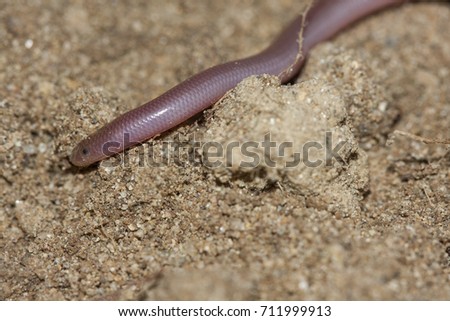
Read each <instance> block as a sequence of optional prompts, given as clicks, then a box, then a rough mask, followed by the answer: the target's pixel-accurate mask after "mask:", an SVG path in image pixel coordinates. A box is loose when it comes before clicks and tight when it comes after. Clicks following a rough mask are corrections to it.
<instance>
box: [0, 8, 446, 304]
mask: <svg viewBox="0 0 450 321" xmlns="http://www.w3.org/2000/svg"><path fill="white" fill-rule="evenodd" d="M306 5H307V2H306V1H294V0H282V1H270V0H264V1H251V0H248V1H247V0H246V1H231V2H230V1H228V2H224V1H201V2H199V1H195V2H193V1H182V0H179V1H173V0H172V1H133V2H132V3H131V2H128V1H116V2H110V1H104V0H98V1H68V2H62V1H44V2H42V1H6V2H5V1H4V4H3V5H2V6H1V7H2V8H1V9H0V84H1V86H0V114H1V117H0V165H1V168H0V218H1V220H0V222H1V224H0V232H1V236H0V242H1V243H0V244H1V248H2V256H1V261H0V279H1V280H0V284H1V285H0V286H1V288H0V299H2V300H109V299H115V300H125V299H131V300H137V299H139V300H140V299H149V300H158V299H159V300H161V299H164V300H177V299H184V300H189V299H195V300H207V299H213V300H254V299H258V300H330V299H333V300H408V299H414V300H417V299H423V300H433V299H434V300H449V299H450V229H449V224H450V211H449V205H450V152H449V145H448V139H450V130H449V124H450V91H449V89H448V88H449V87H448V84H449V83H450V67H449V66H450V34H449V33H448V30H449V24H450V6H449V4H448V3H444V2H441V3H436V2H429V3H417V4H408V5H404V6H402V7H400V8H395V9H390V10H387V11H384V12H382V13H380V14H377V15H373V16H371V17H369V18H367V19H365V20H363V21H361V22H360V23H358V24H356V25H354V26H352V27H351V28H348V29H347V30H345V31H344V32H342V33H341V34H339V36H338V37H336V38H334V39H333V40H331V41H328V42H325V43H323V44H321V45H319V46H317V47H316V48H314V50H312V52H311V55H310V57H309V59H308V61H307V64H306V66H305V68H304V69H303V71H302V73H301V74H300V75H299V77H298V78H296V79H295V80H294V81H293V82H292V83H291V84H288V85H283V86H281V85H280V84H279V83H278V81H277V79H276V78H274V77H269V76H254V77H250V78H248V79H246V80H244V81H243V82H241V83H240V84H239V85H238V86H237V87H236V88H235V89H233V90H232V91H230V92H229V93H228V94H227V95H225V97H223V99H221V100H220V101H219V102H218V103H216V104H215V105H214V106H213V107H212V108H210V109H208V110H207V111H206V112H204V113H203V114H201V115H199V116H197V117H195V118H194V119H192V120H190V121H188V122H186V123H185V124H183V125H181V126H178V127H177V128H176V129H174V130H172V131H170V132H168V133H165V134H163V135H161V136H159V137H157V138H155V139H153V140H151V141H149V142H148V143H146V144H142V145H140V146H138V147H136V148H133V149H131V150H129V151H127V152H126V153H125V155H120V156H118V157H117V158H113V159H110V160H107V161H105V162H103V163H101V164H100V165H97V166H94V167H90V168H88V169H77V168H74V167H73V166H72V165H71V164H70V163H69V161H68V155H69V154H70V151H71V149H72V148H73V147H74V145H75V144H76V143H77V142H78V141H79V140H80V139H82V138H84V137H85V136H86V135H88V134H90V133H92V132H93V131H94V130H95V129H97V128H99V127H100V126H101V125H103V124H105V123H106V122H108V121H110V120H112V119H113V118H114V117H116V116H118V115H119V114H120V113H122V112H125V111H127V110H129V109H131V108H133V107H136V106H138V105H139V104H141V103H144V102H146V101H148V100H150V99H151V98H154V97H157V96H158V95H160V94H161V93H163V92H164V91H165V90H168V89H169V88H171V87H172V86H174V85H175V84H177V83H179V82H180V81H182V80H184V79H185V78H187V77H189V76H190V75H193V74H195V73H197V72H199V71H201V70H203V69H205V68H207V67H210V66H213V65H215V64H218V63H221V62H225V61H229V60H232V59H237V58H241V57H245V56H248V55H250V54H253V53H256V52H258V51H259V50H261V49H263V48H264V47H265V46H266V45H267V44H269V43H270V41H271V39H273V37H274V36H275V35H276V34H277V32H279V30H281V28H282V27H283V26H284V25H285V24H286V23H288V22H289V20H290V19H292V18H293V17H294V16H295V15H296V13H299V12H302V10H303V9H304V8H305V7H306ZM396 130H397V131H401V132H397V134H395V135H392V134H393V133H394V131H396ZM268 133H270V138H271V140H273V141H275V142H278V143H280V142H292V146H291V147H288V148H286V149H285V150H284V151H285V154H284V155H283V157H279V156H280V155H278V156H277V155H275V156H274V155H272V154H271V152H272V150H269V152H268V150H267V149H264V148H262V147H261V145H258V146H256V147H253V148H252V149H251V152H252V154H251V155H253V158H250V160H251V159H253V160H254V159H255V158H257V159H259V160H265V159H267V158H268V156H269V159H271V160H273V164H270V163H267V162H259V163H257V164H256V165H255V166H249V167H244V166H239V165H240V164H242V163H240V162H247V161H249V158H248V153H244V152H242V150H241V149H239V148H238V149H232V150H231V153H230V156H233V157H232V158H230V159H229V158H226V159H225V160H224V159H222V160H221V159H220V157H217V159H215V160H218V161H219V166H215V165H214V164H216V163H213V162H212V160H211V162H210V163H208V162H207V161H206V158H205V157H204V156H205V150H201V149H200V150H199V149H194V148H193V147H192V146H193V145H192V144H191V142H192V139H193V137H195V139H197V140H198V141H200V142H215V143H217V144H218V145H219V146H229V144H230V143H235V144H236V143H237V144H238V145H239V146H242V145H243V144H245V143H246V142H256V143H260V142H262V141H263V140H264V137H266V135H267V134H268ZM402 133H406V135H405V134H402ZM412 135H416V136H419V137H416V136H412ZM341 141H342V142H345V144H344V145H343V147H342V148H340V149H339V158H334V159H331V160H330V163H327V164H324V163H322V164H321V165H318V166H311V164H307V163H305V162H300V163H298V164H296V166H291V167H289V166H286V164H287V162H292V161H294V160H295V155H298V154H300V155H302V151H303V149H302V147H304V146H305V145H307V144H308V143H310V142H315V143H317V144H320V145H319V146H322V147H323V146H326V145H327V144H328V143H330V142H333V143H330V144H331V148H333V147H336V146H337V144H338V143H339V142H341ZM314 146H316V147H317V146H318V145H314ZM177 148H178V149H180V150H182V151H183V152H182V153H180V154H179V155H175V156H173V157H168V158H165V157H166V156H167V155H169V156H170V155H173V153H171V151H173V150H174V149H177ZM324 150H325V149H324V148H322V149H320V148H313V149H311V153H310V154H309V157H311V160H313V161H314V160H321V159H325V158H324V157H325V156H324ZM149 155H150V156H151V155H153V156H154V157H153V158H151V157H149ZM272 156H274V157H272ZM155 159H156V161H155ZM150 160H152V161H150ZM166 160H169V161H166ZM208 160H210V159H208ZM121 161H122V163H121ZM227 162H228V163H227ZM325 165H326V166H325Z"/></svg>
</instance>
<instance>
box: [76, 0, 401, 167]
mask: <svg viewBox="0 0 450 321" xmlns="http://www.w3.org/2000/svg"><path fill="white" fill-rule="evenodd" d="M406 1H407V0H317V1H315V2H314V3H313V4H312V5H311V7H310V8H309V10H308V11H307V12H306V14H304V15H301V16H298V17H297V18H295V19H294V20H293V21H292V22H291V23H290V24H289V25H288V26H287V27H286V28H285V29H284V30H283V31H282V32H281V33H280V34H279V36H278V37H277V38H275V40H274V41H273V42H272V43H271V44H270V45H269V46H268V47H267V48H266V49H264V50H263V51H261V52H260V53H258V54H256V55H254V56H251V57H248V58H245V59H241V60H236V61H231V62H227V63H224V64H221V65H217V66H214V67H211V68H209V69H207V70H205V71H202V72H200V73H198V74H196V75H194V76H192V77H190V78H188V79H187V80H185V81H183V82H181V83H180V84H178V85H177V86H175V87H173V88H172V89H170V90H168V91H167V92H165V93H164V94H162V95H161V96H159V97H157V98H155V99H153V100H151V101H149V102H148V103H146V104H144V105H142V106H140V107H138V108H136V109H133V110H131V111H128V112H126V113H125V114H123V115H121V116H119V117H117V118H116V119H114V120H113V121H111V122H110V123H109V124H106V125H105V126H103V127H102V128H100V129H99V130H98V131H96V132H95V133H93V134H91V135H90V136H88V137H87V138H85V139H83V140H82V141H81V142H80V143H79V144H78V145H77V146H76V147H75V148H74V149H73V151H72V154H71V156H70V162H71V163H72V164H73V165H75V166H80V167H85V166H89V165H91V164H94V163H96V162H98V161H100V160H103V159H105V158H107V157H110V156H112V155H114V154H117V153H120V152H122V151H124V150H125V149H128V148H129V147H131V146H134V145H136V144H138V143H141V142H144V141H146V140H148V139H150V138H152V137H154V136H156V135H158V134H160V133H162V132H165V131H167V130H169V129H171V128H173V127H175V126H177V125H179V124H180V123H182V122H184V121H185V120H187V119H189V118H190V117H192V116H193V115H195V114H197V113H199V112H201V111H202V110H204V109H206V108H208V107H209V106H211V105H212V104H214V103H215V102H217V101H218V100H219V99H220V98H221V97H222V96H223V95H225V93H226V92H227V91H229V90H230V89H232V88H234V87H235V86H236V85H237V84H238V83H239V82H240V81H242V80H243V79H244V78H246V77H249V76H252V75H261V74H269V75H275V76H278V77H279V78H280V81H281V82H282V83H286V82H288V81H289V80H291V79H292V78H293V77H294V76H295V75H296V74H297V73H298V72H299V70H300V68H301V67H302V65H303V63H304V61H305V56H306V55H307V54H308V52H309V51H310V49H311V48H312V47H313V46H314V45H316V44H317V43H319V42H322V41H324V40H326V39H329V38H330V37H332V36H334V35H335V34H336V33H338V32H339V31H341V30H342V29H344V28H345V27H347V26H348V25H350V24H351V23H353V22H355V21H357V20H359V19H361V18H363V17H365V16H367V15H370V14H372V13H374V12H376V11H379V10H381V9H384V8H386V7H389V6H394V5H398V4H401V3H403V2H406Z"/></svg>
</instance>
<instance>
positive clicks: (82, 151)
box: [81, 147, 89, 156]
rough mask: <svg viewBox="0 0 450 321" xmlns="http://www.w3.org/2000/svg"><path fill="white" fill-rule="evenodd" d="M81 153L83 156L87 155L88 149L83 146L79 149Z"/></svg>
mask: <svg viewBox="0 0 450 321" xmlns="http://www.w3.org/2000/svg"><path fill="white" fill-rule="evenodd" d="M81 153H82V154H83V156H87V155H89V149H87V148H86V147H84V148H83V149H82V150H81Z"/></svg>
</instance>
